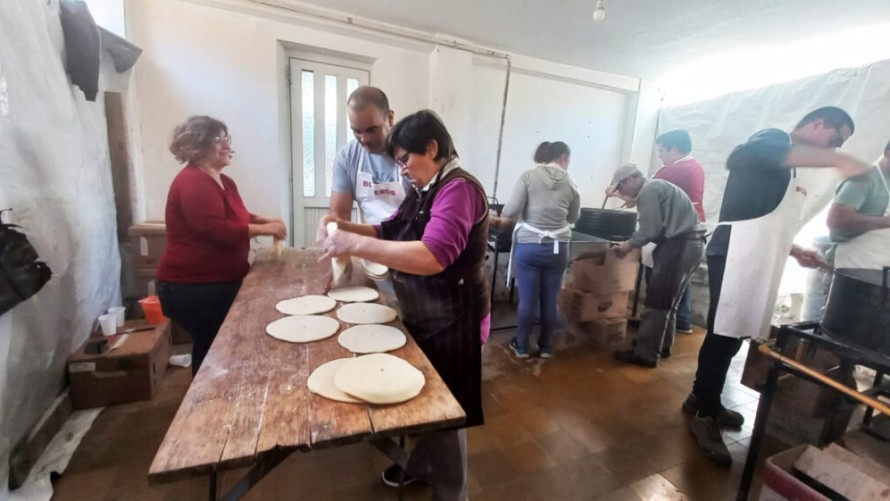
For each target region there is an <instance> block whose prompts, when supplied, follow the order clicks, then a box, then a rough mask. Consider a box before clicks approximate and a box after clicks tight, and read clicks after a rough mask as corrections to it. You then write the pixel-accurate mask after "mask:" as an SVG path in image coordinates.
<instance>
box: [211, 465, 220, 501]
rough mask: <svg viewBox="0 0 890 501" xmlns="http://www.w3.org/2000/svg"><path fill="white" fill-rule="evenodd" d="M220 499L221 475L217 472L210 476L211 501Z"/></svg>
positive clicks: (214, 471)
mask: <svg viewBox="0 0 890 501" xmlns="http://www.w3.org/2000/svg"><path fill="white" fill-rule="evenodd" d="M217 498H219V474H218V473H217V471H216V470H213V473H211V474H210V501H216V500H217Z"/></svg>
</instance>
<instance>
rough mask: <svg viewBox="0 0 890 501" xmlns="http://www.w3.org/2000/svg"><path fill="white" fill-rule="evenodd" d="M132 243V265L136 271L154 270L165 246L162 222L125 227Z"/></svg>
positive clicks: (165, 235)
mask: <svg viewBox="0 0 890 501" xmlns="http://www.w3.org/2000/svg"><path fill="white" fill-rule="evenodd" d="M127 234H128V235H130V237H131V239H132V243H133V250H134V252H133V254H134V255H133V266H134V268H135V269H136V271H137V272H140V271H152V272H153V271H156V270H157V269H158V263H159V262H160V260H161V255H162V254H163V253H164V248H165V247H166V246H167V226H166V225H165V224H164V223H143V224H134V225H132V226H130V227H129V228H128V229H127Z"/></svg>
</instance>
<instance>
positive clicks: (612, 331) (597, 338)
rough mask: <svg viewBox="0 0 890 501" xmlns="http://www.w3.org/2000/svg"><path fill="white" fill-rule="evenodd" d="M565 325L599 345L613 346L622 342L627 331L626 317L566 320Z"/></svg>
mask: <svg viewBox="0 0 890 501" xmlns="http://www.w3.org/2000/svg"><path fill="white" fill-rule="evenodd" d="M566 327H567V328H568V329H569V330H570V331H571V332H572V333H574V334H577V335H578V336H581V337H584V338H586V339H590V340H591V341H593V342H594V344H597V345H599V346H604V347H608V346H614V345H616V344H621V343H623V342H624V336H625V334H626V333H627V319H626V318H623V317H621V318H605V319H601V320H593V321H591V322H575V321H572V320H567V321H566Z"/></svg>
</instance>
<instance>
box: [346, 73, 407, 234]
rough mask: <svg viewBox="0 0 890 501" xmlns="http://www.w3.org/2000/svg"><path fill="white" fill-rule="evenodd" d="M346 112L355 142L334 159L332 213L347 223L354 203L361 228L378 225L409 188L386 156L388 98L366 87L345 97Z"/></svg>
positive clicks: (389, 121) (389, 117)
mask: <svg viewBox="0 0 890 501" xmlns="http://www.w3.org/2000/svg"><path fill="white" fill-rule="evenodd" d="M346 109H347V115H348V116H349V127H350V128H351V129H352V133H353V135H354V136H355V141H350V142H349V143H348V144H347V145H346V146H344V147H343V148H341V149H340V151H338V152H337V157H336V158H335V159H334V172H333V179H332V181H331V209H330V213H331V214H332V215H334V216H337V218H339V219H343V220H346V221H349V220H350V219H352V203H353V202H358V209H359V217H360V219H361V222H363V223H364V224H379V223H380V222H381V221H383V220H385V219H388V218H389V216H391V215H392V213H393V212H395V210H396V209H398V208H399V205H400V204H401V203H402V200H404V199H405V190H406V188H407V187H408V182H407V181H406V180H404V179H402V176H401V175H400V174H399V168H398V166H396V161H395V160H393V159H392V158H389V156H387V155H386V153H385V152H384V145H385V142H386V134H387V133H388V132H389V129H390V127H392V121H393V116H394V114H393V111H392V110H391V109H389V100H388V99H387V98H386V94H384V93H383V91H382V90H380V89H378V88H376V87H368V86H363V87H359V88H358V89H356V90H354V91H353V92H352V94H350V95H349V99H348V100H347V101H346Z"/></svg>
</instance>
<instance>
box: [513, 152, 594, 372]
mask: <svg viewBox="0 0 890 501" xmlns="http://www.w3.org/2000/svg"><path fill="white" fill-rule="evenodd" d="M570 155H571V151H570V150H569V147H568V146H567V145H566V144H565V143H563V142H562V141H557V142H554V143H550V142H544V143H541V144H540V145H539V146H538V149H537V150H536V151H535V156H534V160H535V163H537V166H535V168H534V169H531V170H529V171H526V172H523V173H522V175H521V176H520V177H519V180H518V181H517V182H516V186H515V187H514V188H513V193H512V195H511V196H510V200H509V201H507V204H506V205H505V206H504V210H503V212H502V215H503V216H504V217H506V218H509V219H514V220H518V223H517V224H516V228H515V229H514V231H513V246H514V248H513V253H512V254H511V262H512V266H513V267H514V268H515V269H516V280H517V282H518V283H519V326H518V329H517V331H516V337H514V338H513V339H512V340H511V341H510V347H511V348H512V349H513V352H514V353H515V354H516V356H517V357H519V358H528V356H529V334H530V333H531V330H532V324H533V322H534V320H535V312H536V311H537V309H538V306H539V305H540V308H541V316H540V318H541V333H540V337H539V338H538V350H539V356H540V357H541V358H550V357H552V356H553V329H554V326H555V325H556V301H557V297H558V296H559V289H560V288H561V287H562V277H563V274H564V273H565V270H566V266H567V265H568V249H567V246H568V242H569V240H570V239H571V238H572V230H571V227H570V226H569V225H570V224H572V223H574V222H575V221H577V220H578V217H579V215H580V214H581V196H580V194H579V193H578V188H577V187H576V186H575V183H574V182H573V181H572V179H571V178H570V177H569V174H568V172H566V169H568V167H569V157H570Z"/></svg>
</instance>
